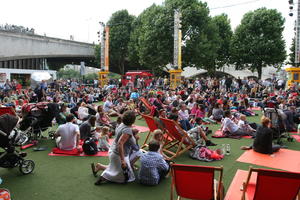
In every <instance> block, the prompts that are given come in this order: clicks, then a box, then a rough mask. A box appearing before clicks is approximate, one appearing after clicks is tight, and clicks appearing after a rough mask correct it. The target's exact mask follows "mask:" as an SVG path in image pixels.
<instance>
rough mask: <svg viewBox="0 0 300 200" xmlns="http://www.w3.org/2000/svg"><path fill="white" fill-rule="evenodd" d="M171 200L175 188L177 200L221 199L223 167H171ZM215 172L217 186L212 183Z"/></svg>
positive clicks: (175, 165)
mask: <svg viewBox="0 0 300 200" xmlns="http://www.w3.org/2000/svg"><path fill="white" fill-rule="evenodd" d="M171 170H172V184H171V200H173V190H174V187H175V188H176V193H177V195H178V198H177V199H181V197H182V198H187V199H199V200H212V199H215V200H216V199H223V183H222V177H223V167H208V166H195V165H179V164H173V165H172V168H171ZM215 171H219V178H218V183H220V184H217V183H216V182H215V181H214V176H215Z"/></svg>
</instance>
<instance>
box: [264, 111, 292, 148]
mask: <svg viewBox="0 0 300 200" xmlns="http://www.w3.org/2000/svg"><path fill="white" fill-rule="evenodd" d="M264 116H266V117H268V118H269V119H270V120H271V123H272V129H273V130H274V133H275V135H274V138H276V139H277V144H279V145H282V144H283V142H282V138H287V141H288V142H292V141H293V138H292V137H291V136H290V134H289V133H288V132H287V131H286V129H285V126H284V123H283V119H282V116H281V114H280V111H279V110H277V109H276V108H264Z"/></svg>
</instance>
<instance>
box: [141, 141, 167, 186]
mask: <svg viewBox="0 0 300 200" xmlns="http://www.w3.org/2000/svg"><path fill="white" fill-rule="evenodd" d="M159 148H160V144H159V142H158V141H156V140H152V141H151V142H150V143H149V152H148V153H145V154H143V155H142V156H141V159H140V160H141V169H140V172H139V179H140V183H142V184H144V185H158V183H159V182H160V181H161V179H162V178H163V177H165V176H166V175H167V174H168V172H169V170H170V166H169V164H168V163H167V162H166V161H165V160H164V158H163V156H162V155H161V154H160V153H159V152H158V150H159Z"/></svg>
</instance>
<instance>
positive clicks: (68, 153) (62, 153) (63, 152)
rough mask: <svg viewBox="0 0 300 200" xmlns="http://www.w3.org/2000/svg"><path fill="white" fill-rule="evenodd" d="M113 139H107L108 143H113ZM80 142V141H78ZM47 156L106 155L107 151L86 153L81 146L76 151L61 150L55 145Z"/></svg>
mask: <svg viewBox="0 0 300 200" xmlns="http://www.w3.org/2000/svg"><path fill="white" fill-rule="evenodd" d="M113 141H114V139H109V144H110V145H111V144H112V143H113ZM80 143H81V144H82V141H81V142H80ZM48 155H49V156H81V157H82V156H108V151H98V152H97V153H96V154H95V155H86V154H85V153H84V152H83V150H82V148H81V149H80V150H79V151H78V150H77V149H73V150H70V151H66V150H61V149H59V148H57V147H55V148H53V149H52V151H51V152H50V153H49V154H48Z"/></svg>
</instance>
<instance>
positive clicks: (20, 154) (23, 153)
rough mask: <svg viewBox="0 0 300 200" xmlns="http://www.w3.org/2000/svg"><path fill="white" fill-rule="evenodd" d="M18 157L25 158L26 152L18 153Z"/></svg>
mask: <svg viewBox="0 0 300 200" xmlns="http://www.w3.org/2000/svg"><path fill="white" fill-rule="evenodd" d="M19 156H21V157H22V158H25V157H26V156H27V153H26V152H20V153H19Z"/></svg>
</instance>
